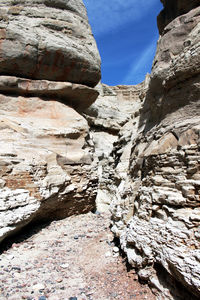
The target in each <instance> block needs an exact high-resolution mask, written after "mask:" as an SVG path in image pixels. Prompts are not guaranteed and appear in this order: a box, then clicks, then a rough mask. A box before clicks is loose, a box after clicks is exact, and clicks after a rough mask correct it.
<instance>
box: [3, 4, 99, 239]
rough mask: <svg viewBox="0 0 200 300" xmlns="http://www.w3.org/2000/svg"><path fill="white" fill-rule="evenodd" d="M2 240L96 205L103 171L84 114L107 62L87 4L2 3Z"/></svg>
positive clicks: (93, 97)
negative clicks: (27, 227) (103, 60)
mask: <svg viewBox="0 0 200 300" xmlns="http://www.w3.org/2000/svg"><path fill="white" fill-rule="evenodd" d="M0 18H1V22H0V42H1V44H0V112H1V117H0V133H1V134H0V136H1V138H0V145H1V147H0V165H1V170H0V173H1V179H0V241H2V240H3V239H4V238H5V237H7V236H8V235H10V234H13V233H14V232H16V231H17V230H19V229H20V228H22V227H24V226H25V225H27V224H28V223H30V222H36V221H41V220H42V221H45V220H52V219H58V218H63V217H66V216H69V215H72V214H77V213H83V212H87V211H90V210H92V209H94V208H95V197H96V191H97V172H96V169H97V168H96V165H95V162H93V152H94V149H93V148H94V147H93V144H92V141H91V140H90V138H89V126H88V123H87V121H86V119H85V118H84V117H82V116H81V115H80V112H81V111H82V110H83V109H86V108H87V107H88V106H89V105H91V104H92V103H93V102H94V101H95V99H96V98H97V96H98V92H97V91H96V90H95V89H93V88H92V87H93V86H94V85H96V84H97V83H98V81H99V79H100V58H99V54H98V50H97V48H96V43H95V41H94V39H93V36H92V33H91V29H90V26H89V24H88V20H87V15H86V10H85V7H84V5H83V3H82V1H79V0H74V1H67V0H57V1H53V0H34V1H32V0H31V1H29V0H19V1H18V0H16V1H11V0H9V1H7V0H6V1H1V3H0Z"/></svg>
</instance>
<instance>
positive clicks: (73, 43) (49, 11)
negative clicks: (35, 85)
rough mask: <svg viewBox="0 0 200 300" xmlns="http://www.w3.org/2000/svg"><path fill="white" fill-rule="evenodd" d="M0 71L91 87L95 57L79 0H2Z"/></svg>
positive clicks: (97, 71) (96, 71) (97, 66)
mask: <svg viewBox="0 0 200 300" xmlns="http://www.w3.org/2000/svg"><path fill="white" fill-rule="evenodd" d="M0 18H1V24H0V62H1V63H0V74H1V75H13V76H20V77H24V78H31V79H46V80H53V81H68V82H73V83H81V84H84V85H88V86H91V87H94V86H95V85H96V84H97V83H98V82H99V80H100V78H101V60H100V56H99V52H98V49H97V46H96V42H95V40H94V37H93V35H92V32H91V28H90V25H89V23H88V18H87V12H86V9H85V6H84V4H83V2H82V0H6V1H5V0H2V1H1V2H0Z"/></svg>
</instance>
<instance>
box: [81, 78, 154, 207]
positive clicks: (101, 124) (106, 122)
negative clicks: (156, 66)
mask: <svg viewBox="0 0 200 300" xmlns="http://www.w3.org/2000/svg"><path fill="white" fill-rule="evenodd" d="M148 81H149V76H148V75H147V77H146V80H145V81H144V82H142V83H141V84H139V85H137V86H113V87H109V86H107V85H104V84H103V85H101V84H100V85H99V86H98V91H99V93H100V95H99V97H98V99H97V100H96V101H95V103H94V104H92V105H91V106H90V107H89V108H88V109H87V110H86V111H84V116H85V118H86V119H87V120H88V123H89V125H90V134H91V136H92V138H93V142H94V147H95V155H94V157H95V160H96V162H97V165H98V192H97V198H96V205H97V209H98V211H100V212H104V211H107V210H109V207H110V204H111V201H112V200H113V198H115V196H116V185H117V182H118V178H116V176H115V173H118V175H119V174H121V176H122V177H123V176H126V172H127V168H128V165H129V158H130V151H131V144H130V142H131V137H132V135H135V133H136V132H137V130H136V128H137V126H138V122H139V114H140V109H141V107H142V105H143V102H144V98H145V93H146V89H147V86H148ZM121 144H122V145H123V147H121ZM119 145H120V147H119V148H118V146H119ZM114 149H115V151H114ZM119 157H121V162H120V163H119V164H118V158H119ZM117 164H118V166H117V170H115V167H116V165H117ZM119 176H120V175H119Z"/></svg>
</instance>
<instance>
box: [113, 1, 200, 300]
mask: <svg viewBox="0 0 200 300" xmlns="http://www.w3.org/2000/svg"><path fill="white" fill-rule="evenodd" d="M163 2H164V5H165V17H166V19H164V20H163V22H167V23H168V24H167V25H166V26H165V25H164V26H165V28H164V29H161V33H162V35H161V36H160V39H159V41H158V47H157V52H156V56H155V59H154V64H153V68H152V73H151V75H150V82H149V88H148V90H147V94H146V97H145V101H144V106H143V108H142V109H141V110H140V116H139V121H138V126H137V128H134V127H132V130H133V131H134V132H135V134H133V135H132V136H131V140H130V141H129V143H127V145H126V146H128V144H129V145H130V148H131V149H130V156H129V164H128V167H127V169H126V174H127V175H126V176H125V177H124V176H118V174H119V172H118V170H119V169H118V165H120V163H119V159H118V160H117V162H115V164H117V167H116V171H115V173H114V178H117V179H118V181H117V184H116V195H117V196H116V197H114V198H113V201H112V203H111V210H112V230H113V232H114V233H115V234H116V236H117V237H119V239H120V243H121V246H122V249H123V250H124V252H125V253H126V254H127V257H128V261H129V263H130V264H131V265H132V266H133V267H135V268H136V269H137V270H139V275H140V276H141V279H143V280H146V281H147V282H149V284H150V285H151V286H152V287H153V288H156V289H157V299H170V300H174V299H181V300H183V299H184V300H185V299H195V300H197V299H199V297H200V260H199V257H200V250H199V249H200V235H199V229H200V219H199V205H200V181H199V178H200V177H199V174H200V151H199V150H200V125H199V124H200V84H199V82H200V61H199V57H200V55H199V54H200V53H199V49H200V47H199V46H200V39H199V33H198V32H199V28H200V27H199V24H200V19H199V15H200V14H199V12H200V7H199V1H189V0H188V1H170V0H166V1H163ZM175 6H176V7H177V11H174V10H170V8H171V7H172V8H173V7H175ZM182 9H183V10H182ZM176 14H177V15H176ZM175 17H176V18H175ZM170 18H172V19H173V20H172V19H170ZM174 18H175V19H174ZM168 21H169V22H168ZM163 24H164V23H163ZM127 129H128V128H127ZM129 130H130V128H129ZM115 145H116V146H115V149H114V151H113V157H117V158H118V156H116V153H117V151H118V149H119V148H120V147H121V153H122V154H121V157H123V153H124V152H125V153H126V150H125V149H126V146H125V145H123V144H121V143H120V139H119V140H118V142H117V143H115Z"/></svg>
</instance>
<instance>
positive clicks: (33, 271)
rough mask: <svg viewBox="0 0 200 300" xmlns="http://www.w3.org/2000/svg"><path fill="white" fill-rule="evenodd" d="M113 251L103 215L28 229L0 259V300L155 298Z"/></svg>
mask: <svg viewBox="0 0 200 300" xmlns="http://www.w3.org/2000/svg"><path fill="white" fill-rule="evenodd" d="M118 250H119V249H118V248H117V247H116V245H115V244H114V242H113V235H112V233H111V232H110V229H109V217H108V216H106V215H104V216H103V215H95V214H92V213H88V214H86V215H80V216H72V217H70V218H67V219H64V220H60V221H54V222H52V223H51V224H48V225H46V226H42V227H41V226H40V227H35V228H32V229H30V228H29V230H28V232H27V231H26V234H25V233H23V234H21V235H20V236H18V238H17V239H15V240H13V241H12V242H10V248H8V249H7V250H5V249H4V251H3V253H2V254H1V256H0V267H1V268H0V300H4V299H8V300H19V299H27V300H36V299H37V300H46V299H48V300H64V299H65V300H69V299H70V300H85V299H88V300H109V299H118V300H119V299H120V300H128V299H135V300H143V299H148V300H153V299H155V296H154V295H153V294H152V293H151V290H150V289H149V288H148V286H147V285H141V284H140V283H139V282H138V280H137V275H136V274H135V273H134V271H133V270H127V268H126V263H125V259H124V258H122V257H121V256H120V255H119V251H118Z"/></svg>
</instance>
